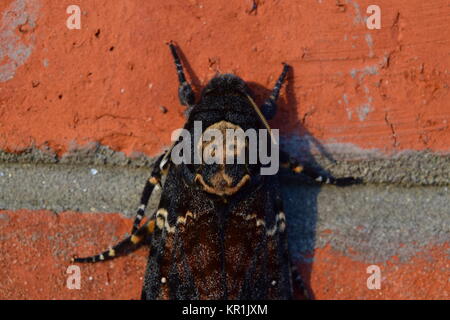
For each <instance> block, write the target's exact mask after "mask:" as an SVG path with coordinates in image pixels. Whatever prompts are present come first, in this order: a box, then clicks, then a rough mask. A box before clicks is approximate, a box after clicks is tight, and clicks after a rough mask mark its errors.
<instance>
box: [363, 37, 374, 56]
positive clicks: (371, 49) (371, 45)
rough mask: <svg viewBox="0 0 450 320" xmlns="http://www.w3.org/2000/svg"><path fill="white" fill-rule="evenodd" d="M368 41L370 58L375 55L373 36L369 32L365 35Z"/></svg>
mask: <svg viewBox="0 0 450 320" xmlns="http://www.w3.org/2000/svg"><path fill="white" fill-rule="evenodd" d="M365 39H366V42H367V46H368V47H369V58H372V57H373V56H374V54H373V39H372V36H371V35H370V34H369V33H367V34H366V36H365Z"/></svg>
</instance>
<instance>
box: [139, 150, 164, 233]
mask: <svg viewBox="0 0 450 320" xmlns="http://www.w3.org/2000/svg"><path fill="white" fill-rule="evenodd" d="M164 156H165V154H162V155H161V156H160V157H159V158H158V160H156V162H155V165H154V167H153V170H152V174H151V176H150V178H149V179H148V180H147V181H146V183H145V187H144V191H143V192H142V195H141V202H140V205H139V208H138V210H137V212H136V217H135V218H134V222H133V229H132V230H131V234H134V233H135V232H136V231H137V230H138V228H139V225H140V224H141V220H142V219H143V218H144V214H145V209H146V208H147V204H148V200H149V199H150V197H151V195H152V193H153V191H154V190H155V189H156V188H160V187H161V171H162V170H161V161H162V160H163V158H164Z"/></svg>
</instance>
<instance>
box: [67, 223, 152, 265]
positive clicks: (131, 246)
mask: <svg viewBox="0 0 450 320" xmlns="http://www.w3.org/2000/svg"><path fill="white" fill-rule="evenodd" d="M154 230H155V219H152V220H150V221H148V222H147V223H145V224H144V225H143V226H142V227H141V228H139V229H138V230H137V231H136V232H135V233H134V234H132V235H131V236H129V237H127V238H126V239H124V240H122V241H121V242H119V243H118V244H116V245H115V246H113V247H111V248H110V249H108V250H106V251H104V252H102V253H100V254H97V255H95V256H90V257H85V258H77V257H74V258H72V262H79V263H95V262H100V261H106V260H111V259H114V258H117V257H120V256H124V255H126V254H128V253H130V252H132V251H134V250H136V249H138V248H139V247H141V246H142V245H143V244H145V243H149V240H150V237H151V235H152V233H153V232H154Z"/></svg>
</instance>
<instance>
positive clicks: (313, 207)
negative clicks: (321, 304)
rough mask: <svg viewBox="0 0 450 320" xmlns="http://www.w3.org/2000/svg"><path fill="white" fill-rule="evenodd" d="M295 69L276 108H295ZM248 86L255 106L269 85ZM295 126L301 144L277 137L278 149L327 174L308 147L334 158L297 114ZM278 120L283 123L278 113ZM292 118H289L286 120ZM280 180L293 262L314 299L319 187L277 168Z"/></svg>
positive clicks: (303, 178) (328, 157)
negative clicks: (312, 282) (284, 144)
mask: <svg viewBox="0 0 450 320" xmlns="http://www.w3.org/2000/svg"><path fill="white" fill-rule="evenodd" d="M294 73H295V70H294V69H291V70H290V71H289V75H288V78H287V81H286V85H285V96H284V97H285V98H284V99H283V96H281V97H280V99H279V101H278V111H280V109H281V110H295V111H297V110H298V103H299V101H297V98H296V96H295V91H294V88H295V83H294V79H295V76H294ZM249 87H250V88H251V90H252V91H253V93H254V94H255V96H256V97H255V100H256V101H257V103H258V105H261V104H262V102H263V101H264V100H265V99H266V98H267V97H268V96H269V95H270V93H271V88H265V87H262V86H261V85H259V84H256V83H249ZM289 113H290V114H292V113H291V112H289ZM295 119H297V120H296V123H295V128H296V129H297V131H298V133H299V134H300V135H301V136H302V137H303V139H301V144H299V145H292V144H290V145H289V147H287V146H284V147H283V137H281V138H280V144H281V146H282V149H283V150H284V151H285V152H287V153H289V154H291V155H292V156H293V157H294V156H299V159H297V160H300V161H301V163H307V164H308V165H310V166H312V167H314V168H316V169H317V170H318V171H319V172H321V173H323V174H330V173H329V172H327V171H326V170H325V169H324V168H322V167H321V166H320V165H319V164H318V163H317V162H316V160H315V158H314V156H313V153H312V150H317V151H318V152H319V153H321V154H322V155H323V156H324V157H326V158H327V159H328V160H329V161H332V162H334V161H335V160H334V159H333V157H332V156H331V154H329V153H328V152H327V151H326V150H325V148H324V147H323V145H322V144H320V142H319V141H318V140H317V139H315V138H314V137H313V136H312V135H311V134H310V132H309V131H308V130H307V129H306V128H305V127H304V126H303V124H302V122H301V121H300V120H299V119H301V116H300V115H297V117H295ZM277 120H278V121H277V122H278V123H283V119H280V117H279V114H278V117H277ZM290 120H291V121H292V119H290ZM280 176H281V182H282V184H281V185H282V194H283V202H284V210H285V213H286V217H287V223H288V232H289V248H290V252H291V256H292V258H293V262H294V264H296V265H298V266H299V267H300V270H299V271H300V274H301V277H302V280H303V282H304V285H305V287H306V288H305V289H306V291H307V293H308V296H309V298H310V299H314V292H313V290H312V288H311V285H310V279H311V271H312V267H313V262H314V248H315V243H316V225H317V215H318V204H317V201H318V196H319V193H320V191H321V186H320V185H318V184H316V183H315V182H314V181H312V180H311V179H310V178H308V177H305V176H303V175H296V174H294V173H291V172H290V171H284V170H282V171H280ZM296 297H297V298H304V294H303V292H296Z"/></svg>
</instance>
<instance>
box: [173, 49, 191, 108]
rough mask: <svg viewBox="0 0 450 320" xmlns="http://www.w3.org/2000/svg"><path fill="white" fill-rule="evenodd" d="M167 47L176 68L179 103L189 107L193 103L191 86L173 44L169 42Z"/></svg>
mask: <svg viewBox="0 0 450 320" xmlns="http://www.w3.org/2000/svg"><path fill="white" fill-rule="evenodd" d="M168 45H169V47H170V52H171V53H172V56H173V60H174V62H175V66H176V68H177V74H178V80H179V82H180V87H179V88H178V97H179V98H180V103H181V104H182V105H183V106H187V107H190V106H192V105H193V104H194V103H195V95H194V91H193V90H192V87H191V85H190V84H189V83H188V82H187V80H186V76H185V75H184V71H183V66H182V65H181V60H180V57H179V56H178V53H177V50H176V47H175V45H174V44H173V42H169V43H168Z"/></svg>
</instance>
